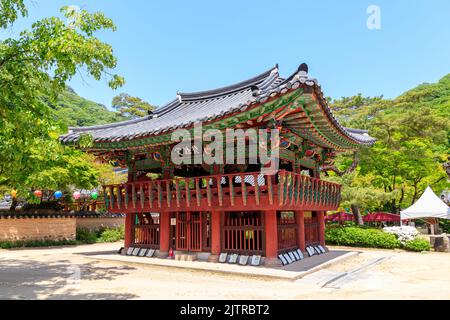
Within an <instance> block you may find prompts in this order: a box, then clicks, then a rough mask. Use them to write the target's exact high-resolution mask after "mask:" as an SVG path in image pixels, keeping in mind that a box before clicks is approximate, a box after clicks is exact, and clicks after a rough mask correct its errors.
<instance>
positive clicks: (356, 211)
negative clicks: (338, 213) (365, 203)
mask: <svg viewBox="0 0 450 320" xmlns="http://www.w3.org/2000/svg"><path fill="white" fill-rule="evenodd" d="M350 207H351V209H352V213H353V217H354V218H355V223H356V224H357V225H359V226H363V225H364V221H363V218H362V216H361V212H360V211H359V206H357V205H354V204H352V205H351V206H350Z"/></svg>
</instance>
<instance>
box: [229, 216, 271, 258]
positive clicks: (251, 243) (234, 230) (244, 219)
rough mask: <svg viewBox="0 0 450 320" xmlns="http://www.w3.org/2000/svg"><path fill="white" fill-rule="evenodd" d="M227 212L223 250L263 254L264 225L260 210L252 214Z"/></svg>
mask: <svg viewBox="0 0 450 320" xmlns="http://www.w3.org/2000/svg"><path fill="white" fill-rule="evenodd" d="M237 215H238V216H234V213H230V212H228V213H226V214H225V217H224V225H223V227H222V230H223V231H222V232H223V234H222V250H223V251H224V252H229V253H245V254H250V253H251V254H262V253H263V251H264V238H263V233H264V225H263V216H262V214H261V213H260V212H257V213H252V215H251V216H241V215H239V213H237Z"/></svg>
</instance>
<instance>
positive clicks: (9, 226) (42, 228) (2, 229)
mask: <svg viewBox="0 0 450 320" xmlns="http://www.w3.org/2000/svg"><path fill="white" fill-rule="evenodd" d="M75 230H76V218H74V217H42V218H40V217H20V218H15V217H2V218H0V241H17V240H63V239H66V240H74V239H75V236H76V231H75Z"/></svg>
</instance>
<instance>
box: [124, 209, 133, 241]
mask: <svg viewBox="0 0 450 320" xmlns="http://www.w3.org/2000/svg"><path fill="white" fill-rule="evenodd" d="M133 217H134V213H127V214H126V215H125V248H129V247H131V245H132V243H133V241H132V236H133Z"/></svg>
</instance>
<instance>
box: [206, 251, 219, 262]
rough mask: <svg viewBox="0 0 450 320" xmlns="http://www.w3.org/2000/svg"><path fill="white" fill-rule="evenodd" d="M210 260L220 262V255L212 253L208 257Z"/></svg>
mask: <svg viewBox="0 0 450 320" xmlns="http://www.w3.org/2000/svg"><path fill="white" fill-rule="evenodd" d="M207 261H208V262H219V255H218V254H212V253H211V254H210V255H209V257H208V260H207Z"/></svg>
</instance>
